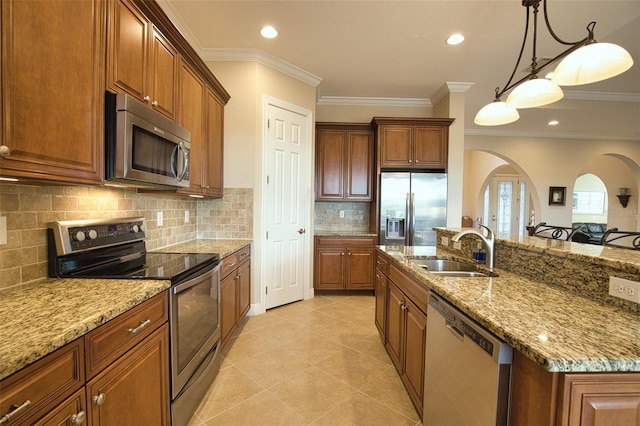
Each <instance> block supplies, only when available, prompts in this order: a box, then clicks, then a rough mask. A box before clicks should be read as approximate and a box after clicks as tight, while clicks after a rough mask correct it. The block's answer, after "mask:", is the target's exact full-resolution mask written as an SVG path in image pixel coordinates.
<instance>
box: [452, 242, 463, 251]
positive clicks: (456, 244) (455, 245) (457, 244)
mask: <svg viewBox="0 0 640 426" xmlns="http://www.w3.org/2000/svg"><path fill="white" fill-rule="evenodd" d="M453 248H454V249H455V250H462V242H460V241H457V242H454V243H453Z"/></svg>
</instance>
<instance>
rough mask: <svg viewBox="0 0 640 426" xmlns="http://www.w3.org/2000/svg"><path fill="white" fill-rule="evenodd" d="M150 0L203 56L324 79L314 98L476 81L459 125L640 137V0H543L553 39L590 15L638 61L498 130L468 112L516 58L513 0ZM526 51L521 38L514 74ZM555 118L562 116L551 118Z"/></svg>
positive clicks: (552, 46)
mask: <svg viewBox="0 0 640 426" xmlns="http://www.w3.org/2000/svg"><path fill="white" fill-rule="evenodd" d="M158 2H159V4H160V5H161V7H162V8H163V9H164V10H165V11H166V13H167V15H168V16H169V17H170V18H171V19H172V20H173V21H174V23H175V24H176V26H177V27H178V28H179V29H180V30H181V31H182V32H183V34H184V35H185V37H186V38H187V40H188V41H189V42H190V43H191V44H192V45H193V46H194V48H195V49H196V50H197V51H198V52H199V53H200V54H201V56H202V57H203V58H205V59H217V60H224V59H232V58H256V59H257V60H260V61H262V62H265V63H268V64H270V65H272V66H274V67H278V68H281V69H283V70H285V71H286V72H291V73H292V74H295V75H298V76H300V78H303V79H306V80H307V81H309V82H312V83H314V82H320V83H319V86H318V98H319V102H327V101H335V98H334V97H337V98H338V99H337V100H338V101H339V100H343V98H346V100H351V101H352V99H351V98H394V99H395V98H401V99H408V100H411V101H414V102H418V103H423V104H424V103H426V104H427V105H428V102H431V101H435V100H437V99H436V97H437V96H438V95H437V94H438V91H439V89H441V88H442V86H443V85H444V84H445V83H446V82H455V83H459V82H465V83H473V85H472V86H471V88H470V89H469V90H468V91H467V92H466V98H465V99H466V111H465V131H466V133H467V134H493V133H496V132H497V133H496V134H501V133H504V132H507V133H510V134H516V135H549V136H559V137H570V138H578V139H580V138H598V139H600V138H605V139H614V140H615V139H618V140H640V0H628V1H615V0H599V1H589V0H586V1H585V0H562V1H561V0H549V3H548V9H549V19H550V21H551V25H552V28H553V29H554V31H555V32H556V34H557V35H558V36H560V37H561V38H563V39H565V40H567V41H577V40H580V39H582V38H584V37H586V35H587V31H586V29H585V28H586V26H587V24H588V23H589V22H591V21H596V22H597V25H596V27H595V37H596V40H598V41H600V42H611V43H616V44H619V45H621V46H623V47H624V48H625V49H627V50H628V51H629V53H631V55H632V56H633V58H634V60H635V65H634V66H633V67H632V68H631V70H629V71H627V72H625V73H624V74H621V75H619V76H617V77H614V78H612V79H609V80H607V81H604V82H599V83H594V84H589V85H584V86H574V87H565V88H564V92H565V98H564V99H563V100H561V101H559V102H556V103H554V104H551V105H548V106H546V107H543V108H536V109H526V110H520V116H521V118H520V120H519V121H517V122H515V123H512V124H508V125H505V126H499V127H480V126H476V125H475V124H473V118H474V116H475V114H476V112H477V111H478V110H479V109H480V108H481V107H482V106H483V105H484V104H486V103H488V102H490V101H492V100H493V97H494V91H495V88H496V87H498V86H499V87H501V88H502V87H504V85H505V83H506V82H507V79H508V78H509V76H510V74H511V71H512V70H513V67H514V65H515V61H516V59H517V54H518V51H519V49H520V44H521V42H522V37H523V32H524V27H525V13H526V8H525V7H523V6H522V5H521V2H520V0H501V1H491V0H469V1H462V0H460V1H458V0H446V1H432V0H422V1H419V0H416V1H400V0H390V1H368V0H324V1H314V0H289V1H268V0H262V1H260V0H258V1H243V0H231V1H219V0H158ZM541 9H542V5H541ZM267 24H269V25H273V26H275V27H276V28H277V29H278V31H279V36H278V37H277V38H275V39H272V40H267V39H264V38H262V37H261V36H260V35H259V29H260V28H261V27H262V26H264V25H267ZM538 24H539V28H538V32H539V35H538V47H537V52H538V55H537V56H538V57H549V58H550V57H553V56H555V55H557V54H558V53H560V52H561V51H562V50H563V49H564V48H563V46H562V45H560V44H558V43H556V42H554V41H552V40H551V38H550V36H549V35H548V32H547V31H546V28H545V27H544V20H543V17H542V10H541V13H540V19H539V23H538ZM456 31H457V32H462V33H463V34H464V35H465V37H466V40H465V42H464V43H463V44H461V45H459V46H448V45H447V44H446V43H445V39H446V37H447V36H448V35H449V34H451V33H453V32H456ZM531 56H532V51H531V44H530V43H529V44H528V46H527V48H526V50H525V54H524V55H523V61H522V62H521V64H520V66H519V68H518V73H520V70H522V69H524V68H525V67H527V66H528V65H529V64H530V62H531ZM520 75H521V76H523V75H524V74H520ZM231 96H232V97H233V93H231ZM503 100H504V99H503ZM362 101H363V102H370V101H371V100H370V99H369V100H362ZM551 119H557V120H559V121H560V125H558V126H555V127H549V126H547V125H546V123H547V122H548V121H549V120H551Z"/></svg>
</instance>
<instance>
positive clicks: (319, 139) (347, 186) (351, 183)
mask: <svg viewBox="0 0 640 426" xmlns="http://www.w3.org/2000/svg"><path fill="white" fill-rule="evenodd" d="M373 174H374V171H373V130H372V129H371V127H370V126H369V125H368V124H364V125H363V124H350V123H317V125H316V200H317V201H371V200H372V199H373V195H372V194H373Z"/></svg>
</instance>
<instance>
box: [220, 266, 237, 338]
mask: <svg viewBox="0 0 640 426" xmlns="http://www.w3.org/2000/svg"><path fill="white" fill-rule="evenodd" d="M236 298H237V290H236V275H235V274H234V273H231V274H229V275H227V276H226V277H225V278H223V279H222V281H220V340H221V341H222V343H223V344H225V343H226V342H227V341H228V340H229V339H230V338H231V335H232V332H233V330H235V328H236V304H237V303H238V302H237V299H236Z"/></svg>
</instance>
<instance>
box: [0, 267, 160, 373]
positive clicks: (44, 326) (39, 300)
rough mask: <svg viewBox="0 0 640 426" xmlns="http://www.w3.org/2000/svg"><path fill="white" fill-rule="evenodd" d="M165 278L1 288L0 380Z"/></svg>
mask: <svg viewBox="0 0 640 426" xmlns="http://www.w3.org/2000/svg"><path fill="white" fill-rule="evenodd" d="M170 285H171V281H168V280H120V279H116V280H114V279H83V278H72V279H46V280H42V281H38V282H36V283H32V284H28V285H24V286H20V287H15V288H12V289H9V290H3V291H1V292H0V299H1V300H2V303H0V324H2V326H1V327H0V330H1V331H0V336H1V339H0V340H1V341H2V344H1V345H0V379H3V378H5V377H7V376H9V375H10V374H12V373H14V372H16V371H18V370H19V369H21V368H23V367H26V366H27V365H29V364H30V363H32V362H34V361H36V360H38V359H40V358H42V357H43V356H45V355H47V354H49V353H51V352H53V351H55V350H56V349H58V348H61V347H62V346H64V345H66V344H67V343H70V342H71V341H73V340H75V339H77V338H78V337H81V336H83V335H85V334H86V333H88V332H89V331H91V330H93V329H94V328H97V327H98V326H100V325H102V324H104V323H106V322H107V321H109V320H111V319H113V318H115V317H117V316H118V315H120V314H122V313H124V312H126V311H128V310H129V309H131V308H133V307H134V306H136V305H138V304H140V303H142V302H144V301H145V300H147V299H149V298H151V297H153V296H155V295H156V294H159V293H161V292H162V291H164V290H166V289H167V288H169V287H170Z"/></svg>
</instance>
